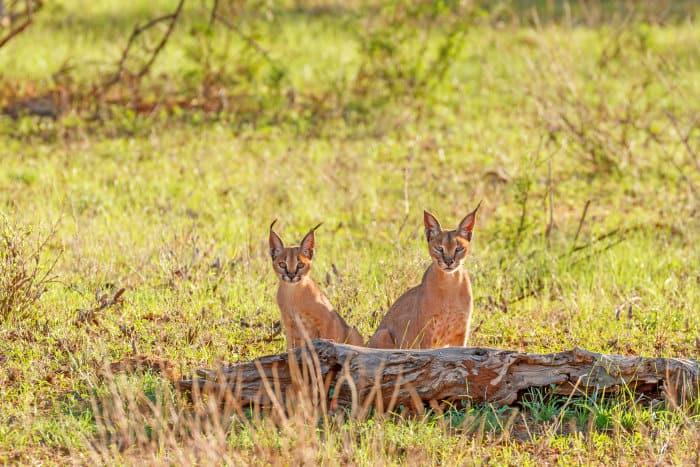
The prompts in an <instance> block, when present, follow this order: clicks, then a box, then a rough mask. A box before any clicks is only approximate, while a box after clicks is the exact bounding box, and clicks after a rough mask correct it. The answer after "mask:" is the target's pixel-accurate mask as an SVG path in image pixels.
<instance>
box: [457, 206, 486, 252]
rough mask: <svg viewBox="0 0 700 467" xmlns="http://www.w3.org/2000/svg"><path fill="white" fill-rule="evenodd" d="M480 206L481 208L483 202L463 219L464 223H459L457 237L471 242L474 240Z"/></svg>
mask: <svg viewBox="0 0 700 467" xmlns="http://www.w3.org/2000/svg"><path fill="white" fill-rule="evenodd" d="M479 206H481V201H479V204H477V206H476V209H474V210H473V211H472V212H470V213H469V214H467V216H466V217H465V218H464V219H462V222H460V223H459V227H457V235H459V236H460V237H463V238H466V239H467V241H470V242H471V240H472V232H473V231H474V224H476V211H478V210H479Z"/></svg>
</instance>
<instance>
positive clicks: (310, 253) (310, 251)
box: [300, 222, 323, 259]
mask: <svg viewBox="0 0 700 467" xmlns="http://www.w3.org/2000/svg"><path fill="white" fill-rule="evenodd" d="M321 224H323V222H321V223H320V224H318V225H317V226H316V227H314V228H313V229H311V230H309V233H307V234H306V235H305V236H304V239H303V240H302V241H301V245H300V248H301V254H302V255H303V256H306V257H307V258H309V259H313V257H314V248H315V247H316V238H315V236H314V232H316V229H318V228H319V227H321Z"/></svg>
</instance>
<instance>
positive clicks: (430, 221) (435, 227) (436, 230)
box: [423, 210, 442, 241]
mask: <svg viewBox="0 0 700 467" xmlns="http://www.w3.org/2000/svg"><path fill="white" fill-rule="evenodd" d="M423 225H425V238H426V240H428V241H430V240H432V239H433V238H435V236H436V235H439V234H440V232H442V227H440V223H439V222H438V220H437V219H436V218H435V216H433V215H432V214H430V213H429V212H428V211H425V210H424V211H423Z"/></svg>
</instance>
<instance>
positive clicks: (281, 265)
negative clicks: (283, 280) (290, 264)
mask: <svg viewBox="0 0 700 467" xmlns="http://www.w3.org/2000/svg"><path fill="white" fill-rule="evenodd" d="M277 265H278V266H279V267H281V268H282V269H287V264H286V263H283V262H281V261H280V262H279V263H277Z"/></svg>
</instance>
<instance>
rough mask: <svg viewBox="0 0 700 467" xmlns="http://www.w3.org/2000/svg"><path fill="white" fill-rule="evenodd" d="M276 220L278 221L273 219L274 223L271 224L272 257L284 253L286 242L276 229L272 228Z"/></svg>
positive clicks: (270, 242)
mask: <svg viewBox="0 0 700 467" xmlns="http://www.w3.org/2000/svg"><path fill="white" fill-rule="evenodd" d="M275 222H277V219H275V220H274V221H272V224H270V237H269V240H268V241H269V245H270V256H271V257H272V259H275V258H276V257H278V256H279V255H280V254H281V253H282V250H284V242H282V239H281V238H280V236H279V235H277V234H276V233H275V231H274V230H272V227H273V226H274V225H275Z"/></svg>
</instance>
